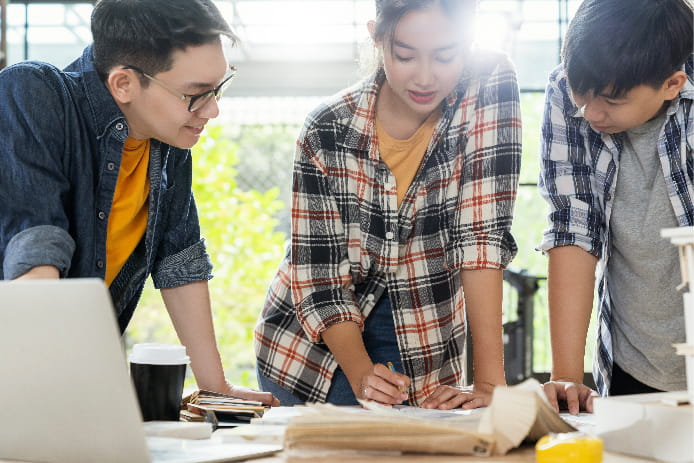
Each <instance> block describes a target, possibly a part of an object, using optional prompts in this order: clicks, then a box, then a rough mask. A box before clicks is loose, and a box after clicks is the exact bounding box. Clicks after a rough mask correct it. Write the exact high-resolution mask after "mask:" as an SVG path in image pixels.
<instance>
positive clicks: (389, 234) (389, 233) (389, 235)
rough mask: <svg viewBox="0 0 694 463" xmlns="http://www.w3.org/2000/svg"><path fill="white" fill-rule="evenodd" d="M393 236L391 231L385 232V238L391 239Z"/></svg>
mask: <svg viewBox="0 0 694 463" xmlns="http://www.w3.org/2000/svg"><path fill="white" fill-rule="evenodd" d="M393 236H394V235H393V232H388V233H386V239H387V240H392V239H393Z"/></svg>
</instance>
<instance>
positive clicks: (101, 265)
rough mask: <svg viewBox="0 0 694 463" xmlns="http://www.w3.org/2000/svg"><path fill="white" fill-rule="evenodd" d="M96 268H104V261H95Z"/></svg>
mask: <svg viewBox="0 0 694 463" xmlns="http://www.w3.org/2000/svg"><path fill="white" fill-rule="evenodd" d="M96 266H97V267H98V268H104V261H103V260H97V261H96Z"/></svg>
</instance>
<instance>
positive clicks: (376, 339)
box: [256, 293, 402, 406]
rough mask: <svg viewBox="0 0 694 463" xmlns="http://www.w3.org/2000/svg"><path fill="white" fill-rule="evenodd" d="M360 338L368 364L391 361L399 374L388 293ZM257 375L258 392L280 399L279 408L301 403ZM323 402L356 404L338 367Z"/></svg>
mask: <svg viewBox="0 0 694 463" xmlns="http://www.w3.org/2000/svg"><path fill="white" fill-rule="evenodd" d="M362 338H363V339H364V345H365V346H366V352H368V354H369V357H371V361H373V362H374V363H383V364H386V363H388V362H391V363H392V364H393V367H394V368H395V371H397V372H399V373H402V361H401V360H400V350H399V349H398V341H397V338H396V336H395V326H394V324H393V313H392V308H391V306H390V300H389V299H388V294H387V293H385V294H384V295H383V296H382V297H381V299H380V300H379V301H378V303H377V304H376V306H375V307H374V308H373V310H372V311H371V313H370V314H369V316H368V317H367V319H366V321H365V322H364V332H363V333H362ZM256 374H257V376H258V384H259V385H260V389H262V390H263V391H267V392H271V393H272V394H273V395H274V396H275V397H277V398H278V399H279V400H280V402H281V403H282V405H286V406H291V405H302V404H303V402H302V401H301V400H300V399H299V398H298V397H296V396H295V395H293V394H292V393H291V392H289V391H287V390H286V389H284V388H283V387H281V386H279V385H278V384H277V383H275V382H274V381H272V380H270V379H268V378H267V377H266V376H265V375H263V374H262V373H261V372H260V371H259V370H257V369H256ZM325 401H326V402H327V403H331V404H335V405H358V402H357V399H356V397H355V396H354V392H352V387H351V386H350V385H349V381H347V376H345V373H344V372H343V371H342V369H341V368H340V367H338V368H337V369H336V370H335V374H334V375H333V380H332V383H331V385H330V389H329V390H328V396H327V398H326V400H325Z"/></svg>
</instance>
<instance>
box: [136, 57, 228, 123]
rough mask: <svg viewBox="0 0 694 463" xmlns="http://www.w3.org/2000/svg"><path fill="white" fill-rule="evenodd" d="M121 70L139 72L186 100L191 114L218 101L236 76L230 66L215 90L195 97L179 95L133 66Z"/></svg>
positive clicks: (176, 91)
mask: <svg viewBox="0 0 694 463" xmlns="http://www.w3.org/2000/svg"><path fill="white" fill-rule="evenodd" d="M123 69H132V70H133V71H135V72H139V73H140V74H142V75H143V76H144V77H146V78H147V79H149V80H151V81H152V82H154V83H155V84H157V85H160V86H161V87H163V88H164V89H166V90H168V91H169V93H171V94H172V95H175V96H177V97H178V98H179V99H180V100H181V101H186V100H188V111H190V112H191V113H194V112H195V111H198V110H199V109H202V107H203V106H205V105H206V104H207V103H208V102H209V101H210V100H211V99H212V98H213V97H214V99H215V100H217V101H219V99H220V98H221V97H222V94H223V93H224V91H225V90H226V89H227V87H229V84H230V83H231V81H232V80H233V79H234V77H235V76H236V67H234V65H232V64H230V65H229V70H230V71H231V74H230V75H229V76H228V77H227V78H226V79H224V80H223V81H222V82H221V83H220V84H219V85H218V86H217V87H216V88H213V89H212V90H207V91H205V92H202V93H197V94H195V95H186V94H185V93H181V92H179V91H178V90H175V89H173V88H171V87H169V86H168V85H166V84H165V83H164V82H162V81H161V80H159V79H157V78H155V77H152V76H150V75H149V74H147V73H146V72H145V71H143V70H142V69H139V68H137V67H135V66H123Z"/></svg>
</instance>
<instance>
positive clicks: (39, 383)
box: [0, 279, 281, 463]
mask: <svg viewBox="0 0 694 463" xmlns="http://www.w3.org/2000/svg"><path fill="white" fill-rule="evenodd" d="M0 398H1V399H2V402H1V403H0V459H2V458H6V459H17V460H28V461H41V462H55V463H62V462H71V463H74V462H87V461H89V462H93V461H99V462H123V461H128V462H133V463H140V462H142V463H150V462H174V461H176V462H182V463H184V462H191V463H193V462H194V463H204V462H221V461H238V460H245V459H249V458H252V457H258V456H265V455H270V454H272V453H275V452H277V451H279V450H280V449H281V447H280V446H277V445H263V444H257V445H254V444H249V445H245V444H224V443H221V442H217V443H215V442H212V441H210V440H208V441H190V440H187V441H186V440H182V439H173V438H155V437H152V438H146V437H145V432H144V427H143V423H142V418H141V414H140V410H139V407H138V404H137V399H136V396H135V391H134V388H133V386H132V383H131V381H130V377H129V373H128V368H127V362H126V359H125V354H124V350H123V346H122V344H121V337H120V335H119V332H118V328H117V325H116V319H115V315H114V310H113V306H112V303H111V299H110V296H109V293H108V290H107V288H106V287H105V285H104V283H103V281H101V280H99V279H69V280H31V281H17V282H7V281H0Z"/></svg>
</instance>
